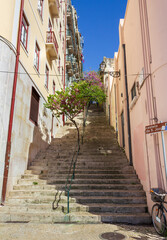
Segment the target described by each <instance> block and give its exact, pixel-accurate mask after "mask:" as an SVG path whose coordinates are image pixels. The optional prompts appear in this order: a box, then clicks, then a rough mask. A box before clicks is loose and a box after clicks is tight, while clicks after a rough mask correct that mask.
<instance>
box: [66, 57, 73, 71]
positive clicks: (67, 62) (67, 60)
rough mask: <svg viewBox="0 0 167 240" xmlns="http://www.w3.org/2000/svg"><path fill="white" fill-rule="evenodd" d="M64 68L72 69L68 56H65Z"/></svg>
mask: <svg viewBox="0 0 167 240" xmlns="http://www.w3.org/2000/svg"><path fill="white" fill-rule="evenodd" d="M66 66H67V69H70V68H72V62H71V57H70V56H68V55H67V56H66Z"/></svg>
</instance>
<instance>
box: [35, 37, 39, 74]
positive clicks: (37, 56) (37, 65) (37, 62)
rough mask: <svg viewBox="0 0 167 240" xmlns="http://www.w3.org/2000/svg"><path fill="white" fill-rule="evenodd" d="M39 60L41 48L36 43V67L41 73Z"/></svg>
mask: <svg viewBox="0 0 167 240" xmlns="http://www.w3.org/2000/svg"><path fill="white" fill-rule="evenodd" d="M39 59H40V47H39V44H38V42H37V41H36V42H35V53H34V67H35V69H36V70H37V71H38V73H39Z"/></svg>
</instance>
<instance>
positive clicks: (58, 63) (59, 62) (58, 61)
mask: <svg viewBox="0 0 167 240" xmlns="http://www.w3.org/2000/svg"><path fill="white" fill-rule="evenodd" d="M58 70H59V73H60V57H59V61H58Z"/></svg>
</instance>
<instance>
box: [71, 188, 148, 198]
mask: <svg viewBox="0 0 167 240" xmlns="http://www.w3.org/2000/svg"><path fill="white" fill-rule="evenodd" d="M70 196H71V197H78V196H87V197H89V196H94V197H95V196H113V197H145V192H144V191H143V190H131V191H129V190H104V189H102V190H71V191H70Z"/></svg>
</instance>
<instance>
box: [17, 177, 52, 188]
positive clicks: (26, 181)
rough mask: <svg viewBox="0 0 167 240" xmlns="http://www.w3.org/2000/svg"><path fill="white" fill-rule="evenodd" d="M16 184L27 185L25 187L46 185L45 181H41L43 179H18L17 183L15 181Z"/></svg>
mask: <svg viewBox="0 0 167 240" xmlns="http://www.w3.org/2000/svg"><path fill="white" fill-rule="evenodd" d="M17 184H21V185H22V184H25V185H26V184H27V185H29V184H31V185H34V186H36V185H44V184H47V180H43V179H32V178H31V179H22V178H21V179H19V180H18V181H17Z"/></svg>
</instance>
